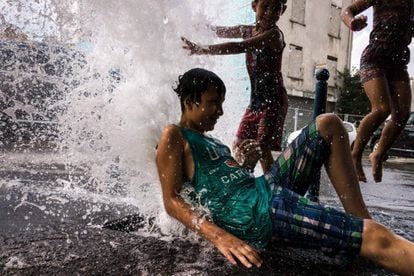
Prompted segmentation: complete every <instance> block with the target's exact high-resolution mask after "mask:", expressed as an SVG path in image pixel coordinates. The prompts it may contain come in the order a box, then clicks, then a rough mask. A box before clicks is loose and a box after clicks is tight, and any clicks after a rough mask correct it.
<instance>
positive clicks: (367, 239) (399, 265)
mask: <svg viewBox="0 0 414 276" xmlns="http://www.w3.org/2000/svg"><path fill="white" fill-rule="evenodd" d="M360 254H361V256H362V257H365V258H368V259H370V260H372V261H374V262H375V263H377V264H380V265H381V266H383V267H384V268H386V269H389V270H391V271H394V272H396V273H398V274H400V275H413V274H414V243H412V242H410V241H408V240H406V239H404V238H402V237H401V236H398V235H396V234H394V233H392V232H391V231H390V230H388V229H387V228H386V227H384V226H383V225H381V224H379V223H377V222H375V221H373V220H369V219H365V220H364V230H363V233H362V245H361V252H360Z"/></svg>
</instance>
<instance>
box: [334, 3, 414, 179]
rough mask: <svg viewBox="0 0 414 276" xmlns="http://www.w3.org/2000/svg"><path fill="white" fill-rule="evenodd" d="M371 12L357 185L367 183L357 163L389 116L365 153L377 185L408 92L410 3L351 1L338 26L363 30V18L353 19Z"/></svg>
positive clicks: (404, 116) (402, 120)
mask: <svg viewBox="0 0 414 276" xmlns="http://www.w3.org/2000/svg"><path fill="white" fill-rule="evenodd" d="M369 7H373V8H374V24H373V30H372V32H371V34H370V39H369V44H368V46H367V47H366V48H365V50H364V51H363V53H362V56H361V68H360V75H361V82H362V85H363V87H364V90H365V93H366V94H367V96H368V98H369V100H370V102H371V112H370V113H369V114H368V115H366V116H365V118H364V119H363V120H362V121H361V124H360V126H359V128H358V134H357V138H356V140H355V144H354V148H353V150H352V157H353V160H354V165H355V168H356V171H357V175H358V178H359V180H360V181H363V182H366V177H365V174H364V171H363V169H362V164H361V158H362V153H363V151H364V148H365V146H366V144H367V143H368V141H369V139H370V137H371V136H372V134H373V132H374V131H375V130H376V129H377V128H378V126H379V125H381V123H383V122H384V121H385V119H386V118H387V117H388V116H389V115H390V114H391V120H389V122H387V124H386V125H385V126H384V129H383V130H382V134H381V137H380V140H379V143H378V147H377V148H376V149H375V150H374V151H373V152H372V153H371V154H370V156H369V159H370V161H371V165H372V175H373V177H374V180H375V182H381V180H382V160H383V156H384V155H385V154H386V152H387V150H388V149H389V148H390V147H391V145H392V143H393V142H394V141H395V140H396V139H397V138H398V136H399V135H400V133H401V131H402V130H403V129H404V127H405V124H406V122H407V120H408V118H409V115H410V106H411V88H410V79H409V75H408V72H407V64H408V63H409V61H410V50H409V48H408V45H409V44H410V42H411V38H412V36H413V29H412V28H413V25H412V21H411V20H412V13H413V0H394V1H390V0H355V1H353V3H352V4H351V5H349V6H348V7H346V8H345V9H344V10H343V11H342V20H343V22H344V23H345V24H346V25H347V26H348V27H349V28H350V29H351V30H352V31H360V30H362V29H363V28H365V27H366V26H367V17H366V16H364V15H358V14H359V13H361V12H363V11H364V10H366V9H368V8H369Z"/></svg>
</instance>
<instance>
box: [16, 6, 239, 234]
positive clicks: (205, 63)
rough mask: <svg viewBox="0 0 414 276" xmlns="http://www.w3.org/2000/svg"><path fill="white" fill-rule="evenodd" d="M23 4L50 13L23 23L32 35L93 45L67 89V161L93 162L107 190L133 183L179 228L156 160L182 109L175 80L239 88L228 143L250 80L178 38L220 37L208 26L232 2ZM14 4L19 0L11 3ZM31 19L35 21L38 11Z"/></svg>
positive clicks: (149, 205)
mask: <svg viewBox="0 0 414 276" xmlns="http://www.w3.org/2000/svg"><path fill="white" fill-rule="evenodd" d="M17 2H21V3H20V9H21V10H22V9H23V10H24V11H25V12H27V10H30V9H28V8H27V5H29V4H27V3H31V2H33V3H32V9H31V10H32V12H34V13H36V12H38V13H40V11H43V14H45V15H46V16H45V17H46V18H47V20H44V21H42V20H41V19H39V20H38V23H37V27H36V28H35V27H33V25H36V23H33V22H31V23H30V26H32V27H30V26H29V25H27V24H24V25H23V29H24V30H25V31H26V32H28V33H29V34H30V33H32V34H33V33H36V32H37V33H36V35H32V36H31V37H34V38H35V37H38V36H39V35H38V32H44V36H50V35H56V37H57V39H60V40H61V41H65V39H66V42H73V40H75V39H79V40H81V41H78V42H82V43H83V42H87V43H88V44H89V45H93V47H88V51H87V53H86V59H87V62H88V68H86V69H85V70H84V71H82V72H77V74H80V75H81V76H82V82H81V84H80V86H79V87H78V88H77V89H75V90H74V91H71V93H70V94H68V95H67V98H66V101H65V103H64V105H65V106H66V107H67V109H66V112H65V114H64V116H62V117H61V118H60V121H61V122H62V125H63V127H62V130H63V131H64V133H65V135H64V141H63V145H62V148H64V149H65V154H66V155H65V158H66V159H67V161H68V162H69V163H73V164H86V165H87V166H88V167H90V171H91V175H92V178H91V181H90V182H91V183H98V185H99V187H98V190H99V191H101V192H104V193H105V192H112V191H113V190H114V189H115V187H116V186H117V185H122V186H124V187H125V186H127V187H128V189H127V190H128V196H131V197H134V198H135V199H136V202H137V205H138V206H139V209H140V210H141V211H142V212H144V213H145V214H148V215H149V216H157V221H158V222H159V224H160V225H166V228H168V229H178V228H179V227H175V223H171V222H169V221H170V220H169V219H168V216H166V215H165V213H163V211H162V210H163V208H162V202H161V191H160V185H159V181H158V176H157V172H156V168H155V164H154V153H155V147H156V144H157V140H158V138H159V135H160V133H161V130H162V128H163V126H165V125H166V124H167V123H172V122H176V121H177V119H178V116H179V112H180V110H179V104H178V101H177V98H176V96H175V95H174V93H173V91H172V89H171V86H173V85H174V83H175V81H176V80H177V77H178V75H179V74H182V73H184V72H185V71H186V70H188V69H190V68H192V67H204V68H207V69H212V70H213V71H216V72H218V73H219V75H220V76H222V77H223V79H224V81H225V83H226V84H227V87H228V96H227V98H229V97H231V96H230V95H231V93H235V94H236V95H237V97H235V98H233V100H228V101H227V102H226V103H225V112H226V116H225V117H224V119H223V120H222V121H221V122H219V124H218V126H217V131H216V133H218V134H219V136H220V137H222V138H224V140H225V142H227V143H228V142H231V140H232V138H233V136H234V132H235V130H236V128H237V124H238V121H239V118H240V116H241V110H242V107H244V106H246V104H247V103H246V102H243V100H242V99H244V98H245V97H241V93H242V92H244V91H245V87H246V82H243V81H240V80H239V79H235V78H233V77H231V76H232V74H233V72H234V70H235V69H234V68H231V66H227V67H222V66H221V64H222V63H223V62H224V61H225V60H226V58H225V57H206V56H202V57H196V56H191V57H189V56H188V53H187V52H186V51H184V50H183V49H182V48H181V46H182V43H181V41H180V36H186V37H188V38H190V39H192V40H194V41H198V42H213V41H215V40H216V38H215V36H214V35H213V33H212V32H211V31H210V30H208V28H205V26H206V25H207V24H209V23H211V21H212V20H215V19H217V18H212V17H211V16H209V14H210V15H211V14H213V15H214V16H217V14H218V12H217V11H218V10H220V8H221V6H222V5H223V4H224V3H226V1H224V0H212V1H190V0H186V1H182V0H158V1H142V0H124V1H115V0H90V1H84V2H79V1H76V0H69V1H65V2H64V3H62V1H57V0H56V1H55V0H43V1H40V0H39V1H29V2H23V1H17ZM39 3H40V4H39ZM42 3H43V6H42V5H41V4H42ZM13 5H15V6H16V7H17V4H13V3H9V6H13ZM13 7H14V6H13ZM16 10H18V8H16ZM212 11H215V12H212ZM15 13H17V12H15ZM19 18H21V16H20V17H19ZM33 18H34V20H33V21H35V22H36V20H37V17H33ZM39 18H41V17H39ZM43 19H44V18H43ZM40 25H42V26H41V27H39V26H40ZM36 30H37V31H36ZM39 30H40V31H39ZM75 42H76V41H75ZM110 71H117V72H120V82H119V83H118V82H117V81H116V80H114V79H113V78H111V76H110V73H109V72H110ZM225 72H227V73H225ZM235 81H236V84H234V85H233V86H232V85H230V83H232V82H233V83H234V82H235ZM229 106H232V109H231V111H230V108H229ZM234 106H236V108H234ZM227 112H228V113H227ZM229 113H230V115H229ZM228 125H232V126H234V128H232V129H233V130H231V131H229V128H228ZM114 174H115V175H117V176H118V177H115V178H114V177H113V175H114ZM160 213H161V214H160ZM173 231H178V232H179V231H180V230H173Z"/></svg>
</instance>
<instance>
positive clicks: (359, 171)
mask: <svg viewBox="0 0 414 276" xmlns="http://www.w3.org/2000/svg"><path fill="white" fill-rule="evenodd" d="M352 161H353V162H354V167H355V172H356V174H357V177H358V180H359V181H362V182H365V183H366V182H367V178H366V176H365V173H364V169H363V168H362V160H361V157H357V156H352Z"/></svg>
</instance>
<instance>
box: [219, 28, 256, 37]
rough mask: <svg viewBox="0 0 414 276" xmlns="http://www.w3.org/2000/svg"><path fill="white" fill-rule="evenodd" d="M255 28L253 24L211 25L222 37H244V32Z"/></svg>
mask: <svg viewBox="0 0 414 276" xmlns="http://www.w3.org/2000/svg"><path fill="white" fill-rule="evenodd" d="M253 28H254V26H253V25H237V26H231V27H228V26H211V29H212V30H213V31H214V32H215V33H216V34H217V36H218V37H221V38H243V36H244V34H245V33H246V32H247V31H248V30H252V29H253Z"/></svg>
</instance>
